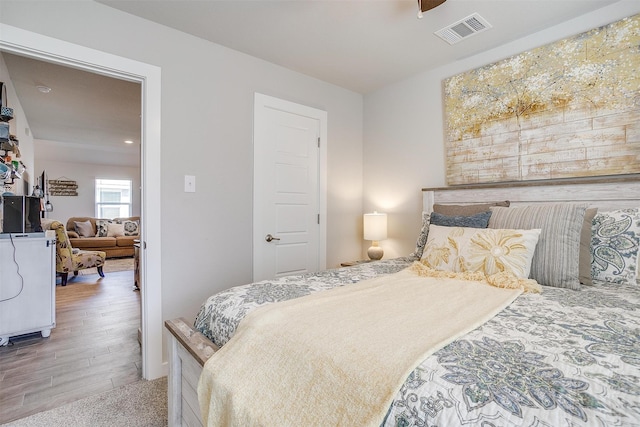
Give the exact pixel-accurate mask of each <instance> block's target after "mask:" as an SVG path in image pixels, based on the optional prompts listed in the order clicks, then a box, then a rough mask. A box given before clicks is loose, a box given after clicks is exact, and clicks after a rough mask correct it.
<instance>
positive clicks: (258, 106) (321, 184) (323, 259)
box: [252, 92, 328, 277]
mask: <svg viewBox="0 0 640 427" xmlns="http://www.w3.org/2000/svg"><path fill="white" fill-rule="evenodd" d="M253 108H254V110H253V132H254V134H253V144H254V158H253V164H254V166H253V176H254V186H253V191H254V193H253V203H254V205H255V203H256V193H255V192H256V185H255V179H256V173H255V171H256V166H255V165H256V162H257V159H256V158H255V157H256V156H255V144H256V135H255V132H256V122H258V121H260V120H266V114H265V108H270V109H275V110H280V111H284V112H288V113H293V114H299V115H303V116H306V117H310V118H313V119H316V120H318V122H319V129H320V148H319V152H318V160H319V164H318V211H319V214H320V221H319V222H320V224H319V230H318V270H325V269H326V268H327V145H328V144H327V118H328V116H327V112H326V111H324V110H319V109H317V108H313V107H308V106H306V105H302V104H298V103H295V102H291V101H286V100H284V99H280V98H275V97H273V96H268V95H264V94H261V93H258V92H255V93H254V107H253ZM253 211H254V215H253V230H254V232H253V234H254V235H253V251H252V253H253V263H252V265H253V269H252V276H253V277H255V271H256V245H257V242H258V240H257V239H262V238H263V237H262V236H257V235H256V232H257V230H258V225H257V224H258V222H257V218H256V217H255V206H254V209H253Z"/></svg>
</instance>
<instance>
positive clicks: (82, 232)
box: [73, 221, 96, 237]
mask: <svg viewBox="0 0 640 427" xmlns="http://www.w3.org/2000/svg"><path fill="white" fill-rule="evenodd" d="M73 224H74V226H75V229H76V233H78V236H80V237H94V236H95V235H96V233H94V231H93V225H91V221H81V222H79V221H74V222H73Z"/></svg>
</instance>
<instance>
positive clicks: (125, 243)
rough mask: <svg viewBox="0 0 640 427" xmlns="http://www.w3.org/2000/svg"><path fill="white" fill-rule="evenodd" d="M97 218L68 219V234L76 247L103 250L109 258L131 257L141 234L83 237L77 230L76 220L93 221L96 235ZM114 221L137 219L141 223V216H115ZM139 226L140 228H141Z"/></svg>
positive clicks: (85, 249) (72, 244) (86, 249)
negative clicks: (134, 245) (135, 241)
mask: <svg viewBox="0 0 640 427" xmlns="http://www.w3.org/2000/svg"><path fill="white" fill-rule="evenodd" d="M96 220H98V218H90V217H71V218H69V220H68V221H67V226H66V228H67V234H68V235H69V242H70V243H71V246H73V247H74V248H78V249H81V250H83V251H102V252H105V253H106V254H107V258H118V257H129V256H133V254H134V247H133V243H134V240H136V239H139V238H140V236H139V235H137V234H136V235H133V236H116V237H82V236H80V235H79V234H78V232H77V230H76V222H86V221H89V222H91V226H92V227H93V234H94V235H96V233H97V231H98V230H97V227H96ZM111 221H113V222H118V221H119V222H124V221H137V222H138V224H139V223H140V217H139V216H134V217H129V218H114V219H113V220H111ZM139 228H140V227H139V226H138V230H139Z"/></svg>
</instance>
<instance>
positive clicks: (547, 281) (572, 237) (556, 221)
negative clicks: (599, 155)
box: [489, 203, 587, 289]
mask: <svg viewBox="0 0 640 427" xmlns="http://www.w3.org/2000/svg"><path fill="white" fill-rule="evenodd" d="M586 209H587V205H583V204H574V203H558V204H542V205H530V206H522V207H514V208H501V207H492V208H491V210H492V211H493V214H492V215H491V219H489V228H510V229H532V228H540V229H542V232H541V234H540V238H539V239H538V245H537V246H536V251H535V253H534V255H533V261H532V263H531V274H530V277H531V278H532V279H534V280H536V281H537V282H538V283H540V284H541V285H546V286H555V287H557V288H569V289H580V279H579V272H578V265H579V254H580V230H581V229H582V224H583V222H584V213H585V211H586Z"/></svg>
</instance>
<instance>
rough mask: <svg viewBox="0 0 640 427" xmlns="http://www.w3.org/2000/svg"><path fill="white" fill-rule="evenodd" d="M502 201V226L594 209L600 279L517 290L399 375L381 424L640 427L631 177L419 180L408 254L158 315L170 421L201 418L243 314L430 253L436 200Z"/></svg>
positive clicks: (400, 267) (389, 271)
mask: <svg viewBox="0 0 640 427" xmlns="http://www.w3.org/2000/svg"><path fill="white" fill-rule="evenodd" d="M503 200H508V201H510V204H511V206H510V207H509V208H500V207H498V208H493V209H492V212H493V214H492V215H491V217H493V218H494V219H495V221H500V220H502V221H507V222H506V223H507V224H508V223H509V221H513V220H514V218H509V217H508V215H512V216H513V214H514V213H515V212H518V209H524V210H526V209H530V208H533V209H545V208H546V207H548V206H551V205H554V206H556V207H558V206H563V207H564V206H571V207H572V208H573V207H575V206H578V205H577V204H579V205H580V206H583V208H584V209H583V210H582V211H580V212H582V218H584V215H585V211H586V208H587V207H588V208H590V209H591V208H597V209H598V211H597V213H596V212H595V211H592V214H593V215H594V217H593V219H589V223H590V224H591V225H592V224H594V223H595V222H597V223H598V224H599V226H601V227H600V228H598V230H608V232H609V235H608V237H607V236H604V237H603V236H602V235H598V236H595V235H594V234H593V233H594V232H593V230H591V233H592V235H591V238H592V239H600V240H599V241H598V242H596V243H598V244H599V245H600V246H603V248H602V250H599V251H598V254H597V255H596V258H598V257H600V258H603V259H608V260H609V263H608V264H607V265H604V266H603V265H602V261H600V270H598V271H596V274H595V276H596V280H593V283H592V284H590V285H579V287H578V288H577V289H570V287H556V286H543V287H542V292H541V293H540V294H537V293H523V294H521V295H520V296H519V297H518V298H517V299H515V301H513V303H511V304H510V305H508V306H507V307H506V308H504V309H503V310H501V311H500V312H499V313H498V314H497V315H496V316H495V317H492V318H491V319H490V320H488V321H486V322H485V323H483V324H482V325H481V326H479V327H477V328H474V329H473V330H471V331H470V332H468V333H466V334H464V335H463V336H460V337H459V338H457V339H455V340H453V341H452V342H450V343H448V344H447V345H445V346H444V347H442V348H440V349H439V350H437V351H435V352H434V353H433V354H432V355H430V356H428V357H426V358H425V359H424V360H422V362H420V363H419V364H417V365H416V366H415V367H412V369H411V370H410V374H409V375H408V376H406V378H405V379H404V381H403V382H401V386H400V387H399V389H398V390H397V391H396V393H395V396H394V397H393V400H392V403H391V404H390V405H389V407H388V408H387V409H386V410H385V413H384V416H383V417H382V418H381V419H380V422H379V423H378V424H379V425H385V426H392V425H393V426H433V425H438V426H451V425H482V426H506V425H512V426H530V425H540V426H561V425H566V426H586V425H589V426H596V425H597V426H600V425H621V426H638V425H640V332H639V331H640V285H638V283H637V282H636V280H637V268H638V266H637V262H638V256H637V251H638V248H637V246H638V240H634V239H635V238H636V237H638V236H640V234H639V235H638V236H636V235H635V234H634V235H631V234H629V233H630V231H629V230H630V229H631V230H633V229H635V228H638V227H640V218H638V216H637V215H638V213H637V208H638V207H640V180H639V177H638V176H627V177H619V178H608V179H604V180H603V179H582V180H565V181H556V182H542V183H541V182H537V183H517V184H510V185H508V186H504V185H478V186H466V187H455V188H442V189H424V190H423V201H424V206H423V211H424V212H423V218H424V220H423V230H420V235H419V236H418V239H417V240H418V243H417V245H416V251H415V252H414V253H413V254H411V255H409V256H407V257H401V258H396V259H391V260H381V261H377V262H372V263H367V264H360V265H357V266H353V267H345V268H341V269H332V270H327V271H325V272H319V273H313V274H308V275H304V276H292V277H285V278H280V279H277V280H271V281H264V282H258V283H253V284H247V285H243V286H238V287H235V288H232V289H230V290H227V291H224V292H222V293H219V294H216V295H213V296H211V297H210V298H209V299H208V300H207V301H206V302H204V303H203V305H202V308H201V310H200V313H199V314H198V316H197V318H196V320H195V322H194V321H187V320H185V319H174V320H171V321H167V322H166V328H167V330H168V331H169V337H170V346H171V350H170V357H169V359H170V362H169V363H170V376H169V425H172V426H173V425H189V426H195V425H202V421H201V418H200V408H199V405H198V396H197V392H196V390H197V385H198V380H199V377H200V375H201V373H202V367H203V365H204V364H205V362H206V361H207V360H208V359H209V358H210V357H211V355H212V354H214V353H215V352H216V351H219V349H220V348H221V347H222V348H224V346H225V344H227V342H228V341H229V340H230V339H232V337H233V335H234V333H235V331H236V330H237V328H238V326H239V325H240V324H241V322H240V321H241V320H242V319H243V318H245V317H246V316H247V315H248V314H249V313H251V312H252V311H254V310H256V309H257V308H259V307H264V306H268V305H270V304H273V303H276V302H284V301H288V302H287V303H286V304H291V302H292V301H295V300H296V299H297V298H300V297H304V296H309V295H313V294H321V293H322V292H324V291H327V290H329V289H337V288H348V287H349V286H350V285H352V284H356V283H362V282H365V281H367V280H370V279H374V278H378V277H383V276H392V275H394V274H397V273H398V272H402V271H404V270H406V269H407V268H410V267H411V266H412V265H413V264H414V263H415V262H416V261H417V260H419V259H420V258H423V259H424V255H425V254H424V253H420V252H423V251H425V250H427V251H428V249H425V248H428V247H429V245H431V244H434V243H433V242H435V240H433V239H435V237H433V236H432V240H428V237H427V236H426V235H425V234H426V232H427V231H428V229H429V224H428V220H427V219H429V218H431V213H432V212H433V209H434V206H438V205H440V206H443V205H444V206H445V207H446V206H449V205H455V204H458V205H469V206H472V205H476V204H482V203H486V202H487V201H503ZM634 208H635V210H634ZM504 209H507V210H508V212H507V211H505V210H504ZM554 209H555V208H554ZM496 212H497V213H496ZM522 212H525V211H522ZM612 212H617V213H620V212H622V214H623V217H624V218H625V221H627V220H629V221H627V222H630V223H631V224H630V225H631V228H629V227H626V226H625V227H626V228H624V227H623V228H624V231H625V233H627V234H625V236H631V239H630V240H629V242H628V245H626V246H625V247H626V248H627V249H628V252H629V253H625V254H623V255H624V256H627V259H626V261H627V264H624V265H619V264H616V259H612V258H611V251H610V250H607V248H606V247H604V246H606V245H605V244H606V242H605V240H607V239H605V237H607V238H608V239H609V240H610V241H615V242H616V244H619V243H620V240H621V239H622V237H624V236H622V234H620V230H622V228H620V226H619V227H611V226H610V225H611V224H618V223H620V224H622V223H623V222H624V221H616V220H619V219H620V218H619V217H612V216H611V215H609V214H610V213H612ZM500 215H502V216H500ZM612 215H613V214H612ZM625 215H626V216H625ZM469 216H473V215H469ZM524 216H525V215H524V214H522V215H521V217H524ZM445 217H446V215H445ZM516 221H520V218H517V219H516ZM553 222H554V224H555V227H558V230H557V231H556V232H558V233H561V232H562V230H564V229H568V228H570V227H571V226H573V227H574V228H575V227H578V228H579V230H578V232H579V233H581V232H582V231H583V225H584V224H580V225H578V226H577V225H576V224H573V225H568V224H564V223H562V224H561V225H558V224H560V221H557V220H556V219H554V221H553ZM573 222H575V221H573ZM496 224H498V226H499V225H500V223H499V222H497V223H496ZM503 224H504V223H503ZM607 225H609V227H608V228H607ZM498 226H495V227H494V228H498ZM430 228H431V230H432V232H433V233H435V232H436V231H438V227H437V226H433V225H431V227H430ZM523 228H524V227H523ZM590 228H591V227H590ZM574 231H575V230H574ZM574 235H575V232H574ZM594 236H595V237H594ZM621 236H622V237H621ZM574 237H575V236H574ZM638 238H640V237H638ZM574 243H575V242H574ZM583 243H584V242H583ZM591 245H592V246H593V245H595V243H593V242H591ZM634 245H635V246H634ZM600 246H598V248H600ZM576 251H577V249H576ZM634 251H635V252H634ZM632 252H633V253H635V257H634V255H633V253H632ZM607 257H609V258H607ZM555 258H557V259H555ZM555 258H554V259H553V264H554V268H556V270H557V271H555V272H554V273H553V274H554V275H555V276H554V277H553V278H549V279H548V280H551V281H552V280H556V279H558V278H559V279H558V280H559V282H558V283H560V284H559V285H558V286H564V285H563V284H562V283H564V284H565V285H566V284H567V283H569V282H563V280H565V277H564V276H563V275H564V271H565V270H568V269H569V267H566V265H568V264H567V263H568V262H573V261H571V260H569V261H567V260H563V259H561V258H563V257H562V256H557V254H556V255H555ZM630 260H631V261H630ZM573 263H575V262H573ZM538 264H540V263H538ZM612 265H614V268H613V270H612ZM543 267H544V269H546V270H548V269H550V267H549V266H543ZM532 268H534V267H533V266H532ZM571 268H572V269H574V270H576V271H573V272H572V275H575V274H577V273H578V271H577V270H578V267H576V266H571ZM603 268H604V269H603ZM596 270H597V268H596ZM614 270H615V271H614ZM623 270H624V271H623ZM612 271H613V272H612ZM531 274H534V271H533V270H532V271H531ZM535 274H547V272H546V271H544V272H537V273H535ZM539 277H542V276H539ZM545 280H547V279H545ZM572 283H573V282H572ZM567 286H569V285H567Z"/></svg>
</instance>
